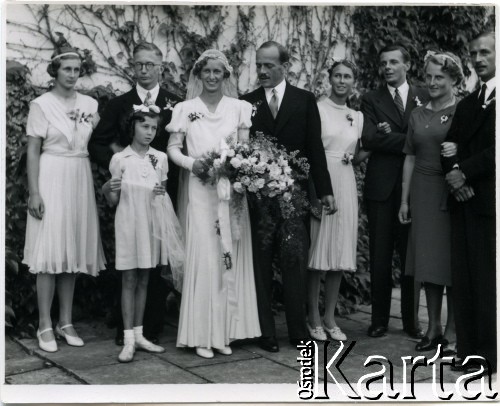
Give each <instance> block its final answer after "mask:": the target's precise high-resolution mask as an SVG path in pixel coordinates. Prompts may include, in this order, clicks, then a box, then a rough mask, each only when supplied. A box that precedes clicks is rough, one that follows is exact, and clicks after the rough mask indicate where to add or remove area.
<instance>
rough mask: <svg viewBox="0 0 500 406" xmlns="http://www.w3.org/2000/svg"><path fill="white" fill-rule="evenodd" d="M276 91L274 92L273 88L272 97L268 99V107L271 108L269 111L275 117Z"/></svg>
mask: <svg viewBox="0 0 500 406" xmlns="http://www.w3.org/2000/svg"><path fill="white" fill-rule="evenodd" d="M278 103H279V100H278V92H276V89H273V97H271V100H270V101H269V109H270V110H271V113H272V115H273V117H274V119H276V116H277V115H278Z"/></svg>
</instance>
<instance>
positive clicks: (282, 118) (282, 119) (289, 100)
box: [268, 82, 300, 136]
mask: <svg viewBox="0 0 500 406" xmlns="http://www.w3.org/2000/svg"><path fill="white" fill-rule="evenodd" d="M295 96H296V93H295V92H294V89H293V87H292V85H290V83H288V82H286V87H285V94H284V95H283V101H282V102H281V106H280V109H279V111H278V116H277V117H276V128H275V131H274V134H275V135H276V136H278V134H279V132H280V131H281V129H282V128H283V126H284V125H285V124H286V122H287V121H288V119H289V118H290V117H291V116H292V114H293V112H294V111H295V108H296V106H297V103H300V101H299V100H297V98H296V97H295ZM268 108H269V106H268ZM269 112H270V111H269Z"/></svg>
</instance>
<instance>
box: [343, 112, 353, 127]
mask: <svg viewBox="0 0 500 406" xmlns="http://www.w3.org/2000/svg"><path fill="white" fill-rule="evenodd" d="M345 118H347V121H350V122H351V127H352V123H353V121H354V118H353V117H352V115H351V113H347V114H346V116H345Z"/></svg>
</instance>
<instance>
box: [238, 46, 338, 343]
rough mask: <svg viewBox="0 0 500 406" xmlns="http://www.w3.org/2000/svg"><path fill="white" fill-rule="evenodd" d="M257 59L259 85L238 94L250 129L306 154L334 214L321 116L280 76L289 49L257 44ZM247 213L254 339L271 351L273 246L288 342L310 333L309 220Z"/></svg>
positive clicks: (273, 334) (310, 97)
mask: <svg viewBox="0 0 500 406" xmlns="http://www.w3.org/2000/svg"><path fill="white" fill-rule="evenodd" d="M256 64H257V75H258V78H259V81H260V84H261V87H259V88H258V89H257V90H255V91H253V92H251V93H248V94H246V95H244V96H242V97H241V99H243V100H246V101H248V102H249V103H252V105H253V106H254V114H253V117H252V128H251V129H250V132H251V134H254V133H255V132H256V131H261V132H263V133H264V134H266V135H269V136H273V137H275V138H276V139H277V142H278V144H280V145H282V146H284V147H285V148H286V149H287V150H288V151H289V152H291V151H296V150H298V151H299V153H300V156H303V157H306V158H307V159H308V162H309V164H310V166H311V173H310V175H311V178H312V180H313V181H314V185H315V187H316V191H317V195H318V197H320V198H321V201H322V203H323V205H324V207H325V210H326V212H327V213H328V214H333V213H334V212H335V211H336V207H335V200H334V198H333V192H332V186H331V182H330V175H329V173H328V168H327V165H326V157H325V151H324V148H323V144H322V142H321V121H320V117H319V112H318V107H317V105H316V100H315V97H314V95H313V94H312V93H311V92H308V91H306V90H303V89H299V88H297V87H295V86H292V85H290V84H289V83H288V82H287V81H286V80H285V74H286V72H287V70H288V67H289V56H288V51H287V49H286V48H284V47H283V46H282V45H280V44H278V43H277V42H274V41H268V42H266V43H264V44H262V45H261V47H260V48H259V49H258V50H257V58H256ZM250 216H251V222H252V243H253V252H254V269H255V285H256V290H257V304H258V310H259V321H260V328H261V331H262V337H261V338H260V340H259V344H260V346H261V347H262V348H263V349H264V350H266V351H272V352H276V351H279V347H278V342H277V341H276V329H275V324H274V317H273V312H272V308H271V305H272V279H273V269H272V262H273V254H274V252H275V250H277V251H279V263H280V269H281V275H282V282H283V298H284V304H285V314H286V321H287V327H288V336H289V339H290V342H291V343H292V344H296V343H298V342H299V341H300V340H301V339H306V338H308V337H309V334H308V331H307V328H306V322H305V318H306V313H305V302H306V268H307V254H308V249H309V235H308V222H307V219H306V218H295V219H289V220H284V219H281V218H280V219H271V221H261V220H262V218H263V217H266V216H265V214H264V213H263V211H262V208H261V207H259V205H258V204H254V205H253V206H252V207H251V210H250ZM262 227H264V229H262ZM259 231H260V232H261V233H262V232H263V233H265V234H266V235H267V236H270V237H271V240H272V243H268V241H267V240H268V239H267V238H266V239H264V240H263V238H261V235H262V234H260V233H259ZM290 237H292V238H290ZM294 241H295V243H292V244H291V242H294ZM297 243H298V244H297ZM297 245H298V246H297Z"/></svg>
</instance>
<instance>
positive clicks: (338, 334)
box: [323, 322, 347, 341]
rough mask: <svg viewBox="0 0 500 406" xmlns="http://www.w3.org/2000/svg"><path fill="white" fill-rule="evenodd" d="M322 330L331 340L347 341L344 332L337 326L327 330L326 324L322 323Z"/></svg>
mask: <svg viewBox="0 0 500 406" xmlns="http://www.w3.org/2000/svg"><path fill="white" fill-rule="evenodd" d="M323 328H324V329H325V331H326V332H327V333H328V335H329V336H330V337H331V338H332V339H333V340H337V341H345V340H347V336H346V335H345V334H344V332H343V331H342V330H341V329H340V327H339V326H335V327H333V328H328V327H327V326H326V324H324V322H323Z"/></svg>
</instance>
